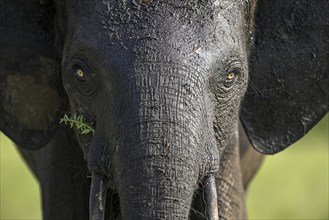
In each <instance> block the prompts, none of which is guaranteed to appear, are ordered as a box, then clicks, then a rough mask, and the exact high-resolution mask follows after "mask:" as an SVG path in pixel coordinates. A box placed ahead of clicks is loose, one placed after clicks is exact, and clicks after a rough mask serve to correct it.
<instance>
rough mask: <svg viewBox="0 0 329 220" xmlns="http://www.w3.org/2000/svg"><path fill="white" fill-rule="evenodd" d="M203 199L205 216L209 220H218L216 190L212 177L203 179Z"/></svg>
mask: <svg viewBox="0 0 329 220" xmlns="http://www.w3.org/2000/svg"><path fill="white" fill-rule="evenodd" d="M204 199H205V202H206V216H207V217H208V219H209V220H218V219H219V218H218V205H217V190H216V180H215V177H214V176H209V177H206V178H205V179H204Z"/></svg>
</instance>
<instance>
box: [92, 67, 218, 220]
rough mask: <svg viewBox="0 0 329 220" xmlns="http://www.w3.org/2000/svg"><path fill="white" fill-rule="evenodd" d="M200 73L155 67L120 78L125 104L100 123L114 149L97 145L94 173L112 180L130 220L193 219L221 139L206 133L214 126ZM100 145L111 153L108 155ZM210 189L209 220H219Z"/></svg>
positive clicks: (124, 214)
mask: <svg viewBox="0 0 329 220" xmlns="http://www.w3.org/2000/svg"><path fill="white" fill-rule="evenodd" d="M193 71H195V70H190V69H188V68H186V67H185V66H179V65H167V64H166V65H164V64H158V63H156V62H155V63H154V62H149V63H145V64H140V66H136V67H135V68H134V69H127V70H126V72H125V73H124V74H122V75H121V77H122V78H120V80H121V81H120V82H121V84H120V85H124V86H121V87H120V88H121V89H124V90H120V88H118V89H119V90H118V91H122V92H120V93H118V94H117V95H118V97H120V103H119V104H118V103H113V105H109V107H108V108H111V106H112V108H113V109H115V108H114V107H113V106H121V108H120V111H118V112H116V111H115V110H114V111H111V112H112V114H113V113H116V114H117V116H116V117H112V118H107V117H111V114H105V113H104V114H103V115H104V116H103V117H99V118H103V120H102V121H99V122H98V123H97V126H98V127H100V128H102V127H105V128H107V129H108V130H109V131H108V132H104V133H105V135H106V134H107V133H108V134H110V135H108V136H107V138H106V142H109V143H104V144H103V143H101V142H98V141H97V138H95V137H94V140H93V144H92V146H91V148H92V149H91V152H90V153H91V154H90V155H89V156H91V157H90V158H89V166H91V167H94V168H95V166H94V165H93V163H95V164H99V166H98V167H101V168H103V169H101V170H100V172H99V173H103V174H105V175H107V174H108V173H111V176H112V177H113V184H114V185H115V187H116V190H117V191H118V195H119V199H120V208H121V215H122V219H124V220H130V219H134V220H139V219H152V220H153V219H173V220H175V219H188V218H189V214H190V210H191V205H192V200H193V196H194V192H195V190H196V189H197V187H198V186H199V183H200V182H199V181H204V180H203V179H202V177H205V176H207V175H208V174H209V173H212V172H213V170H214V167H216V166H215V164H214V163H215V161H218V160H217V159H218V158H216V155H218V152H217V148H216V147H215V144H214V140H213V139H214V135H213V134H212V133H210V132H206V131H207V130H208V131H209V130H211V126H212V123H210V122H209V118H208V116H207V115H205V114H204V108H205V107H206V105H205V100H207V98H208V97H207V96H206V95H205V94H206V93H205V91H204V90H203V89H202V88H204V86H202V84H204V83H206V82H204V81H201V80H200V78H198V77H194V75H197V74H192V73H193ZM118 109H119V108H118ZM104 111H105V110H104ZM101 130H102V129H98V132H96V133H97V135H96V134H95V136H97V137H98V136H102V135H101V134H100V133H99V132H100V131H101ZM103 130H104V129H103ZM99 145H104V146H111V147H105V148H104V149H105V150H104V152H105V153H102V152H103V150H101V149H100V147H99ZM108 158H110V159H108ZM108 160H110V162H109V161H108ZM102 161H103V162H102ZM107 171H108V172H107ZM206 183H207V184H205V190H204V192H205V198H206V202H207V204H206V205H207V207H208V206H209V207H210V208H207V210H206V212H207V214H206V215H208V219H214V220H216V218H215V217H213V216H215V215H216V213H217V212H216V211H215V210H214V208H213V207H215V206H216V204H215V203H214V201H216V192H214V191H213V188H214V187H213V185H214V184H215V183H214V182H213V181H212V180H210V181H208V182H207V181H206ZM208 183H209V184H208ZM98 188H99V187H98ZM96 192H97V190H96ZM96 203H97V200H96ZM98 205H99V206H100V205H101V203H99V202H98ZM95 210H96V213H98V214H97V215H100V216H101V215H102V214H101V213H99V211H98V210H99V208H97V206H96V209H95ZM91 211H93V210H91Z"/></svg>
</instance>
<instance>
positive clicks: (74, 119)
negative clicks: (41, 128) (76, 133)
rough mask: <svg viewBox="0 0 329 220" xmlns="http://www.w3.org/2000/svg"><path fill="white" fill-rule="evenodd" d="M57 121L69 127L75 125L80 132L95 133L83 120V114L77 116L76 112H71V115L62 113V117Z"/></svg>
mask: <svg viewBox="0 0 329 220" xmlns="http://www.w3.org/2000/svg"><path fill="white" fill-rule="evenodd" d="M59 123H64V124H65V125H69V126H70V127H71V128H73V127H74V126H75V127H76V128H77V129H78V130H80V131H81V134H89V133H92V134H94V133H95V129H94V128H93V127H91V125H90V124H88V123H87V122H85V121H84V118H83V115H79V116H77V115H76V114H73V116H71V117H70V116H68V115H67V114H64V117H63V118H61V119H60V121H59Z"/></svg>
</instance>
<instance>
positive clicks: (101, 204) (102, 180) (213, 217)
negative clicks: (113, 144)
mask: <svg viewBox="0 0 329 220" xmlns="http://www.w3.org/2000/svg"><path fill="white" fill-rule="evenodd" d="M106 182H107V181H106V177H104V176H102V175H99V174H96V173H93V175H92V182H91V190H90V203H89V211H90V218H89V219H90V220H105V219H106V220H114V219H122V215H121V208H120V198H119V195H118V193H115V192H113V191H112V190H111V189H110V188H109V187H108V186H107V184H106ZM215 182H216V181H215V177H214V176H208V177H206V178H204V179H203V181H201V185H200V187H199V189H198V190H197V192H196V193H195V195H194V200H193V202H192V204H191V208H190V215H189V219H194V218H197V219H199V218H200V217H201V218H205V219H209V220H218V219H219V217H218V216H219V215H218V206H217V190H216V183H215ZM201 203H202V204H201Z"/></svg>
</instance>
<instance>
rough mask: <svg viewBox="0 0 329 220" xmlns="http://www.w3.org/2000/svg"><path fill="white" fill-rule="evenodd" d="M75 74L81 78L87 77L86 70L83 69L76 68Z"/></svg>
mask: <svg viewBox="0 0 329 220" xmlns="http://www.w3.org/2000/svg"><path fill="white" fill-rule="evenodd" d="M75 75H77V77H79V78H84V77H85V72H83V70H82V69H76V70H75Z"/></svg>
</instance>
